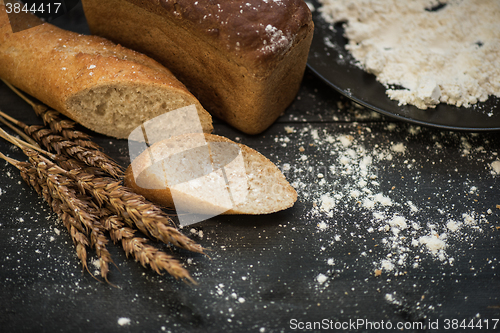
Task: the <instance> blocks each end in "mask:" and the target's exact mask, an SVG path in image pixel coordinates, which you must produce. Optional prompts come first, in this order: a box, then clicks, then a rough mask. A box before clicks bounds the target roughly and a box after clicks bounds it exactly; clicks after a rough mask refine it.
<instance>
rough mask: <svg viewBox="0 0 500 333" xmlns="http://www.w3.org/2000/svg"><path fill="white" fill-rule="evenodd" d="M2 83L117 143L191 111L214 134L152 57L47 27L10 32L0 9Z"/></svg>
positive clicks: (193, 102) (206, 117) (183, 91)
mask: <svg viewBox="0 0 500 333" xmlns="http://www.w3.org/2000/svg"><path fill="white" fill-rule="evenodd" d="M21 14H22V13H21ZM24 15H28V14H24ZM29 17H31V18H33V16H32V15H29ZM0 77H1V78H3V79H5V80H7V81H8V82H10V83H11V84H13V85H14V86H16V87H18V88H20V89H21V90H24V91H25V92H27V93H28V94H30V95H32V96H34V97H35V98H37V99H38V100H40V101H42V102H43V103H45V104H47V105H49V106H50V107H52V108H54V109H55V110H57V111H59V112H61V113H63V114H64V115H66V116H68V117H70V118H72V119H73V120H75V121H76V122H78V123H80V124H82V125H83V126H85V127H87V128H89V129H91V130H94V131H96V132H99V133H102V134H105V135H109V136H112V137H116V138H127V137H128V135H129V134H130V132H131V131H132V130H133V129H135V128H136V127H138V126H140V125H141V124H142V123H144V122H145V121H147V120H149V119H151V118H154V117H156V116H159V115H161V114H164V113H166V112H169V111H172V110H176V109H179V108H181V107H185V106H189V105H195V106H196V109H197V112H198V116H199V118H200V122H201V125H202V128H203V131H204V132H207V133H209V132H211V131H212V129H213V127H212V118H211V116H210V114H209V113H208V112H207V111H205V109H204V108H203V107H202V106H201V104H200V103H199V102H198V100H197V99H196V98H195V97H194V96H193V95H192V94H191V93H190V92H189V91H188V90H187V89H186V87H185V86H184V85H183V84H182V83H181V82H180V81H178V80H177V79H176V78H175V77H174V75H173V74H172V73H171V72H170V71H169V70H168V69H166V68H165V67H163V66H162V65H160V64H159V63H157V62H156V61H154V60H152V59H151V58H148V57H146V56H145V55H143V54H140V53H137V52H135V51H132V50H129V49H126V48H124V47H122V46H119V45H115V44H113V43H111V42H110V41H108V40H106V39H104V38H101V37H96V36H85V35H80V34H76V33H73V32H69V31H65V30H62V29H59V28H57V27H55V26H53V25H51V24H48V23H44V24H41V25H38V26H35V27H33V28H30V29H27V30H23V31H20V32H16V33H12V30H11V26H10V24H9V18H8V16H7V14H6V12H5V6H3V5H0Z"/></svg>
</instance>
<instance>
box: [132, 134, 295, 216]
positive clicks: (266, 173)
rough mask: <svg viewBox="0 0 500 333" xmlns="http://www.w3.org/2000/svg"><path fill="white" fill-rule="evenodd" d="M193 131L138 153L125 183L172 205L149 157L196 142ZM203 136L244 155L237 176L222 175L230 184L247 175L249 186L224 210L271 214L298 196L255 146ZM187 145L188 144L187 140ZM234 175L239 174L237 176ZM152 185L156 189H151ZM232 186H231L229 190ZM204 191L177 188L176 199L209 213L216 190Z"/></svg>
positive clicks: (161, 156)
mask: <svg viewBox="0 0 500 333" xmlns="http://www.w3.org/2000/svg"><path fill="white" fill-rule="evenodd" d="M196 135H197V134H185V135H181V136H177V137H173V138H170V139H166V140H163V141H159V142H157V143H155V144H153V145H152V146H151V147H150V148H149V149H148V150H147V151H145V152H143V153H142V154H140V155H139V156H138V157H137V158H136V159H135V160H134V161H133V162H132V163H131V165H130V166H129V167H128V168H127V170H126V173H125V178H124V181H125V185H126V186H128V187H130V188H131V189H132V190H133V191H134V192H136V193H138V194H141V195H142V196H144V197H145V198H147V199H149V200H151V201H152V202H155V203H157V204H160V205H163V206H165V207H170V208H174V207H175V205H174V199H173V197H172V192H171V190H170V188H169V187H168V186H167V187H164V186H163V185H162V184H163V182H162V181H160V180H159V178H158V174H157V170H158V169H155V168H151V166H152V165H151V162H150V161H151V158H153V159H154V160H155V161H162V160H163V159H164V158H166V157H167V156H169V155H170V153H174V154H175V153H178V152H180V151H182V148H183V145H186V143H188V142H189V141H195V142H196V143H195V145H196V144H197V142H198V138H197V137H195V136H196ZM204 137H205V140H206V142H207V143H208V144H209V145H210V144H211V143H219V142H223V143H231V144H234V145H237V146H238V147H239V149H241V152H242V156H243V161H244V166H245V171H244V172H245V174H238V173H237V172H236V175H237V176H234V174H235V173H233V174H231V173H227V174H226V176H225V177H228V178H227V180H228V181H229V183H230V184H233V185H232V186H236V185H235V184H237V183H239V184H241V181H242V179H241V178H240V177H243V178H246V179H243V180H244V181H245V184H247V186H248V193H247V195H246V196H245V201H244V202H239V203H238V204H237V205H236V206H233V208H232V209H230V210H227V211H225V212H224V213H223V214H250V215H256V214H270V213H274V212H277V211H281V210H284V209H287V208H290V207H292V206H293V204H294V203H295V201H296V200H297V192H296V191H295V189H294V188H293V187H292V186H291V185H290V184H289V183H288V181H287V180H286V178H285V176H284V175H283V174H282V173H281V171H280V170H279V169H278V167H276V165H274V163H272V162H271V161H270V160H269V159H267V158H266V157H265V156H263V155H262V154H260V153H259V152H257V151H255V150H254V149H252V148H250V147H248V146H245V145H243V144H239V143H235V142H233V141H231V140H229V139H227V138H225V137H222V136H217V135H213V134H204ZM187 146H189V143H188V144H187ZM215 149H216V147H214V146H211V148H210V150H211V151H214V150H215ZM211 158H212V159H214V156H213V155H211ZM214 163H216V162H214ZM132 167H134V168H137V169H136V170H135V171H136V172H135V173H136V175H135V176H134V170H133V169H132ZM152 169H154V171H150V170H152ZM184 171H185V172H186V173H190V172H191V173H192V170H184ZM226 172H227V170H226ZM232 175H233V176H232ZM135 177H137V180H138V182H139V183H140V184H141V185H142V186H144V187H141V186H138V185H137V183H136V178H135ZM234 177H238V179H236V178H234ZM160 178H161V177H160ZM212 181H213V179H212ZM155 187H156V188H157V189H154V188H155ZM245 188H246V187H245ZM233 189H234V187H233V188H232V190H233ZM206 191H207V192H205V193H203V195H200V196H199V197H198V196H193V195H190V194H186V193H178V192H177V193H176V200H181V202H183V206H184V207H186V206H189V207H192V210H190V212H191V213H200V214H210V213H212V212H214V211H220V209H219V208H218V207H216V204H215V202H217V201H218V200H217V198H216V197H214V195H216V196H218V195H219V194H216V193H213V192H210V191H213V189H210V188H208V189H206ZM233 195H235V192H233ZM200 197H205V198H207V197H209V198H210V197H212V198H214V199H213V200H208V201H207V200H203V199H200Z"/></svg>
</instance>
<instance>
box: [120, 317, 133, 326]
mask: <svg viewBox="0 0 500 333" xmlns="http://www.w3.org/2000/svg"><path fill="white" fill-rule="evenodd" d="M118 325H120V326H126V325H130V318H126V317H121V318H118Z"/></svg>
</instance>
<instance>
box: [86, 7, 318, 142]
mask: <svg viewBox="0 0 500 333" xmlns="http://www.w3.org/2000/svg"><path fill="white" fill-rule="evenodd" d="M82 3H83V6H84V9H85V15H86V17H87V21H88V23H89V27H90V29H91V31H92V33H94V34H96V35H100V36H103V37H106V38H109V39H111V40H113V41H115V42H117V43H120V44H122V45H125V46H127V47H130V48H132V49H135V50H138V51H140V52H143V53H145V54H147V55H149V56H151V57H152V58H154V59H156V60H158V61H159V62H160V63H162V64H163V65H165V66H166V67H168V68H169V69H170V70H171V71H172V72H173V73H174V74H175V75H176V76H177V77H178V78H179V80H181V81H182V82H183V83H184V84H186V86H187V87H188V89H189V90H190V91H191V92H193V94H195V95H196V97H197V98H198V99H199V100H200V102H201V103H202V104H203V106H204V107H205V108H206V109H207V110H208V111H210V112H211V113H212V114H213V115H215V116H217V117H219V118H221V119H223V120H225V121H226V122H228V123H229V124H231V125H233V126H234V127H236V128H238V129H240V130H241V131H243V132H246V133H249V134H257V133H260V132H262V131H264V130H265V129H266V128H267V127H269V126H270V125H271V124H272V123H273V122H274V121H275V120H276V119H277V118H278V117H279V115H280V114H282V113H283V111H284V110H285V109H286V107H287V106H288V105H289V104H290V103H291V102H292V101H293V100H294V98H295V96H296V94H297V92H298V89H299V87H300V82H301V80H302V77H303V74H304V70H305V66H306V62H307V56H308V52H309V47H310V44H311V41H312V35H313V30H314V25H313V21H312V17H311V13H310V11H309V8H308V7H307V5H306V4H305V3H304V2H303V1H302V0H280V1H273V0H269V1H261V0H251V1H250V0H248V1H247V0H235V1H209V0H199V1H194V2H193V1H189V0H176V1H165V0H106V1H101V0H83V1H82Z"/></svg>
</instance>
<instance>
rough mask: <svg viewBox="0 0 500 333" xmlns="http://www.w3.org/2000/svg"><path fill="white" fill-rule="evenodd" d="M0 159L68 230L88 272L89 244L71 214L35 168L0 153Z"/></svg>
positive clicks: (82, 230)
mask: <svg viewBox="0 0 500 333" xmlns="http://www.w3.org/2000/svg"><path fill="white" fill-rule="evenodd" d="M0 157H1V158H3V159H4V160H6V161H7V162H9V163H10V164H12V165H13V166H15V167H16V168H17V169H18V170H19V172H20V174H21V177H22V178H23V180H24V181H25V182H26V183H27V184H28V185H30V186H31V187H33V189H35V191H36V192H37V193H38V195H39V196H41V197H42V198H43V199H44V200H45V201H46V202H47V203H48V204H49V205H50V207H51V208H52V210H53V211H54V212H55V213H56V214H57V215H58V216H59V218H60V219H61V220H62V222H63V225H64V226H65V227H66V229H67V230H68V232H69V234H70V236H71V238H72V240H73V243H74V244H75V247H76V253H77V256H78V258H79V259H80V262H81V264H82V267H83V269H85V270H87V271H89V269H88V266H87V250H86V247H87V246H88V244H89V242H88V239H87V237H86V236H85V234H84V229H83V227H82V226H81V225H80V224H79V223H77V221H76V220H75V219H74V218H73V216H72V214H70V213H68V211H67V209H64V208H63V207H64V205H63V203H62V202H61V201H60V200H59V199H57V198H54V197H53V196H52V194H51V192H50V190H49V188H48V185H47V183H46V182H45V181H44V180H43V179H42V178H41V175H40V174H39V173H38V170H37V169H36V167H34V166H33V165H32V164H31V163H27V162H20V161H17V160H15V159H12V158H9V157H7V156H5V155H4V154H2V153H0Z"/></svg>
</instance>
